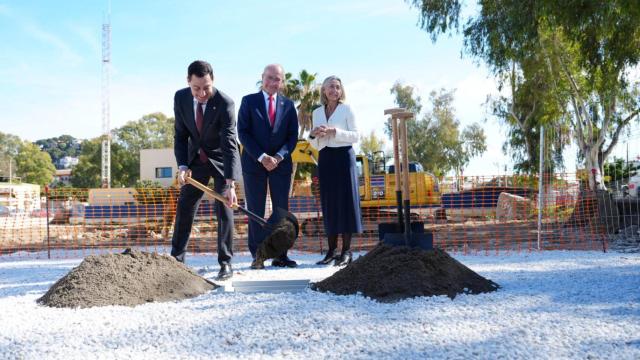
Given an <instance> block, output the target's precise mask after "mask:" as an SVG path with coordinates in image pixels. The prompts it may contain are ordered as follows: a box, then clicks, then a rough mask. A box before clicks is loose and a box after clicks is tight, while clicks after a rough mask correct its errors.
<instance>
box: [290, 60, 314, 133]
mask: <svg viewBox="0 0 640 360" xmlns="http://www.w3.org/2000/svg"><path fill="white" fill-rule="evenodd" d="M317 76H318V74H317V73H313V74H311V73H309V72H308V71H307V70H302V71H300V74H299V77H298V79H296V78H294V77H293V75H291V73H286V74H285V80H284V82H283V86H282V93H283V95H284V96H286V97H288V98H290V99H291V100H292V101H293V102H294V103H296V104H297V105H296V109H298V125H299V126H300V128H299V131H298V138H299V139H303V138H304V133H305V131H307V130H310V129H311V125H312V121H311V113H313V110H315V109H316V108H317V107H318V106H320V86H319V85H318V84H316V77H317Z"/></svg>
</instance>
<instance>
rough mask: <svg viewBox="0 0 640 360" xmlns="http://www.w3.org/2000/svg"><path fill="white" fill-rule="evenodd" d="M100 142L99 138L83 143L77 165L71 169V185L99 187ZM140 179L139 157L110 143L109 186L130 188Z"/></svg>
mask: <svg viewBox="0 0 640 360" xmlns="http://www.w3.org/2000/svg"><path fill="white" fill-rule="evenodd" d="M101 161H102V140H101V138H100V137H98V138H95V139H91V140H87V141H85V142H84V143H83V146H82V153H81V154H80V158H79V161H78V165H76V166H75V167H73V170H72V176H71V185H73V187H78V188H97V187H100V185H101V175H102V163H101ZM139 177H140V157H139V153H138V154H135V153H132V152H131V151H129V150H128V149H126V148H125V147H123V146H122V145H120V144H119V143H117V142H113V143H111V186H112V187H131V186H134V185H135V184H136V181H137V180H138V178H139Z"/></svg>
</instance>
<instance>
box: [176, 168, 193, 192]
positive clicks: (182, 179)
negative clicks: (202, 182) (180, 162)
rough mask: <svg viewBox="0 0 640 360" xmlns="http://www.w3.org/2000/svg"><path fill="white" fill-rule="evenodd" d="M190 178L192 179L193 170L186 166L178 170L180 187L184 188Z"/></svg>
mask: <svg viewBox="0 0 640 360" xmlns="http://www.w3.org/2000/svg"><path fill="white" fill-rule="evenodd" d="M188 177H191V170H190V169H189V168H187V167H186V166H184V167H183V166H180V168H179V169H178V185H180V187H182V186H183V185H184V184H186V183H187V178H188Z"/></svg>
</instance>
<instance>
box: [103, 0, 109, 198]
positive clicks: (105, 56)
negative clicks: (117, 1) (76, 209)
mask: <svg viewBox="0 0 640 360" xmlns="http://www.w3.org/2000/svg"><path fill="white" fill-rule="evenodd" d="M110 82H111V1H109V9H108V12H107V19H106V21H105V23H103V24H102V177H101V180H102V187H103V188H110V187H111V124H110V123H111V104H110V101H109V95H110Z"/></svg>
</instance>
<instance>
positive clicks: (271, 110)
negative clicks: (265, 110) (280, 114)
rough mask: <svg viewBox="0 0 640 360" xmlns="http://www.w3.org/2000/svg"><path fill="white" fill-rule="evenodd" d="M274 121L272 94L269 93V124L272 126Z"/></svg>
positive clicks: (274, 110) (274, 111)
mask: <svg viewBox="0 0 640 360" xmlns="http://www.w3.org/2000/svg"><path fill="white" fill-rule="evenodd" d="M275 122H276V108H275V107H274V106H273V95H269V124H271V127H273V124H275Z"/></svg>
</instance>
